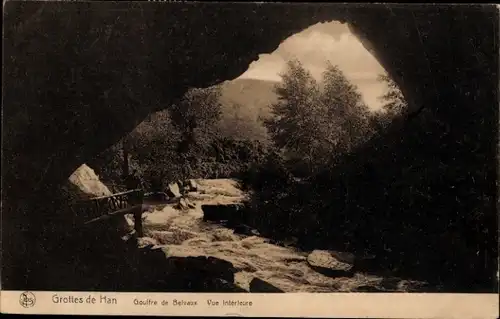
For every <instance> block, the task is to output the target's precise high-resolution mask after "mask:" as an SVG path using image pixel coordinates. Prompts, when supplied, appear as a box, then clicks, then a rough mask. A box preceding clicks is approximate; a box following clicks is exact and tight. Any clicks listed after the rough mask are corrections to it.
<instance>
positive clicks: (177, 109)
mask: <svg viewBox="0 0 500 319" xmlns="http://www.w3.org/2000/svg"><path fill="white" fill-rule="evenodd" d="M220 97H221V89H220V87H219V86H212V87H209V88H205V89H191V90H189V91H188V92H187V93H186V94H185V95H184V97H183V98H182V99H181V100H180V101H179V102H178V103H175V104H173V105H172V107H171V108H170V109H169V111H170V117H171V119H172V123H173V125H174V126H175V127H176V128H177V129H178V130H179V132H180V133H181V135H182V140H181V143H180V144H179V152H180V153H186V152H187V151H188V150H189V149H190V147H191V146H192V145H193V144H195V143H196V142H197V137H196V132H197V131H202V132H203V133H205V134H208V135H209V134H210V133H211V132H212V131H213V126H214V124H215V123H217V122H218V121H219V119H220V116H221V108H222V105H221V103H220Z"/></svg>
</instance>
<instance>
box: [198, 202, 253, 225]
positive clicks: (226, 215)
mask: <svg viewBox="0 0 500 319" xmlns="http://www.w3.org/2000/svg"><path fill="white" fill-rule="evenodd" d="M201 209H202V210H203V220H204V221H216V222H220V221H223V220H228V221H233V222H239V221H242V220H244V217H245V211H244V206H243V205H242V204H227V205H202V206H201Z"/></svg>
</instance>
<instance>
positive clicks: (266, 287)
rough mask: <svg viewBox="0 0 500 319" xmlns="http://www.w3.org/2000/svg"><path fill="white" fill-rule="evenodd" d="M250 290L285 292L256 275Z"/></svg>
mask: <svg viewBox="0 0 500 319" xmlns="http://www.w3.org/2000/svg"><path fill="white" fill-rule="evenodd" d="M250 292H271V293H272V292H284V291H283V290H281V289H280V288H278V287H276V286H274V285H272V284H270V283H268V282H267V281H264V280H262V279H259V278H257V277H255V278H254V279H252V281H251V282H250Z"/></svg>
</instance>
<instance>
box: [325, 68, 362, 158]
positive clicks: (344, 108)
mask: <svg viewBox="0 0 500 319" xmlns="http://www.w3.org/2000/svg"><path fill="white" fill-rule="evenodd" d="M322 83H323V92H322V97H321V99H322V104H323V108H324V116H322V117H321V118H322V119H323V122H324V127H325V128H326V129H327V132H325V134H326V136H327V140H328V141H329V142H330V143H331V144H332V146H333V147H334V149H335V151H336V152H337V153H345V152H350V151H351V150H352V149H353V148H354V147H356V146H357V145H359V144H360V143H362V142H364V141H365V140H366V139H367V137H368V136H369V135H370V125H369V114H370V111H369V109H368V106H367V105H366V104H365V103H364V101H363V98H362V96H361V94H360V93H359V92H358V89H357V87H356V86H355V85H353V84H352V83H350V82H349V80H348V79H347V78H346V76H345V75H344V73H343V72H342V71H341V70H340V69H339V67H338V66H334V65H332V64H330V63H329V64H328V65H327V68H326V70H325V72H324V73H323V81H322Z"/></svg>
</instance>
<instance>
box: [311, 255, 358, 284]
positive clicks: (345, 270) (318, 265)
mask: <svg viewBox="0 0 500 319" xmlns="http://www.w3.org/2000/svg"><path fill="white" fill-rule="evenodd" d="M307 263H308V265H309V267H311V268H312V269H313V270H315V271H317V272H319V273H321V274H323V275H325V276H329V277H351V276H352V275H353V274H354V273H353V265H352V264H349V263H346V262H342V261H340V260H338V259H337V258H335V257H334V256H333V255H332V252H330V251H327V250H314V251H312V252H311V253H310V254H309V255H308V256H307Z"/></svg>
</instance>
